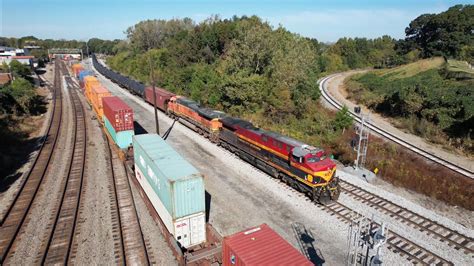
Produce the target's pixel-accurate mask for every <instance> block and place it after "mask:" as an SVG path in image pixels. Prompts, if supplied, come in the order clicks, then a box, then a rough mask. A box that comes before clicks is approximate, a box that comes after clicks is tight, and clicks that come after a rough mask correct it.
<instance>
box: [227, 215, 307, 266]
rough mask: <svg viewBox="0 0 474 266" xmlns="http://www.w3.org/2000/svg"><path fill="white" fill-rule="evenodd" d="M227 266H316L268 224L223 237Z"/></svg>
mask: <svg viewBox="0 0 474 266" xmlns="http://www.w3.org/2000/svg"><path fill="white" fill-rule="evenodd" d="M222 262H223V265H224V266H231V265H232V266H234V265H235V266H242V265H308V266H309V265H313V263H311V262H310V261H309V260H308V259H307V258H306V257H305V256H303V255H302V254H301V253H300V252H299V251H298V250H296V249H295V248H294V247H293V246H292V245H291V244H290V243H288V242H287V241H286V240H285V239H283V238H282V237H281V236H280V235H278V234H277V233H276V232H275V231H273V230H272V229H271V228H270V227H269V226H268V225H267V224H262V225H260V226H257V227H254V228H250V229H248V230H245V231H242V232H239V233H236V234H234V235H231V236H227V237H224V243H223V245H222Z"/></svg>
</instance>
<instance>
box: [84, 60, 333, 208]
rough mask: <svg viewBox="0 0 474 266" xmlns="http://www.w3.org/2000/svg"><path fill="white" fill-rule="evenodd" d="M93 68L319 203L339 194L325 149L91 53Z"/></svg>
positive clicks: (331, 163) (330, 199)
mask: <svg viewBox="0 0 474 266" xmlns="http://www.w3.org/2000/svg"><path fill="white" fill-rule="evenodd" d="M92 63H93V65H94V67H95V69H96V70H97V71H98V72H99V73H101V74H102V75H104V76H105V77H107V78H109V79H111V80H112V81H114V82H115V83H116V84H118V85H119V86H121V87H123V88H125V89H127V90H129V91H130V92H131V93H133V94H136V95H138V96H139V97H141V98H143V99H144V100H145V101H146V102H148V103H150V104H152V105H153V104H154V103H155V102H156V107H157V108H159V109H160V110H161V111H163V112H164V113H166V114H167V115H169V116H170V117H172V118H177V119H179V121H180V122H181V123H183V124H184V125H186V126H188V127H190V128H191V129H193V130H194V131H196V132H198V133H199V134H201V135H204V136H205V137H207V138H208V139H209V140H210V141H211V142H213V143H216V144H217V145H220V146H222V147H224V148H226V149H228V150H230V151H231V152H233V153H235V154H237V155H238V156H239V157H240V158H242V159H243V160H245V161H247V162H248V163H250V164H252V165H253V166H255V167H257V168H259V169H261V170H263V171H265V172H266V173H268V174H270V175H271V176H273V177H275V178H279V179H281V180H282V181H283V182H285V183H287V184H288V185H289V186H291V187H293V188H295V189H297V190H299V191H301V192H303V193H305V194H306V195H308V196H309V197H310V198H311V199H312V200H313V201H315V202H319V203H322V204H327V203H330V202H331V201H334V200H337V199H338V197H339V194H340V186H339V179H338V177H337V175H336V164H335V163H334V162H333V161H332V160H331V159H330V158H328V156H327V155H326V153H325V151H324V150H322V149H319V148H316V147H313V146H310V145H307V144H305V143H303V142H301V141H298V140H296V139H293V138H290V137H287V136H283V135H281V134H278V133H276V132H272V131H267V130H264V129H261V128H258V127H256V126H254V125H253V124H252V123H250V122H249V121H245V120H243V119H240V118H235V117H231V116H228V115H227V114H225V113H223V112H221V111H217V110H212V109H209V108H204V107H202V106H200V104H198V103H196V102H194V101H192V100H190V99H187V98H186V97H184V96H180V95H176V94H174V93H172V92H170V91H167V90H165V89H163V88H155V96H154V95H153V89H152V88H150V87H146V86H145V85H144V84H142V83H140V82H138V81H135V80H133V79H130V78H128V77H125V76H123V75H121V74H119V73H117V72H115V71H112V70H110V69H108V68H107V67H105V66H103V65H102V64H101V63H99V62H98V60H97V58H96V57H95V55H93V56H92Z"/></svg>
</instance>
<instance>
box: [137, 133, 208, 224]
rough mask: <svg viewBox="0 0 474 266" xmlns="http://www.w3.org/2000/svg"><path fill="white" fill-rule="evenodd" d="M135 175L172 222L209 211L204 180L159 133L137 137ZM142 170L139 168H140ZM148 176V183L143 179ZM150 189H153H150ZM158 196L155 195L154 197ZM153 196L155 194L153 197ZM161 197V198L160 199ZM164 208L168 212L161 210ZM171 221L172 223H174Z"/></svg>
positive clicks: (161, 215)
mask: <svg viewBox="0 0 474 266" xmlns="http://www.w3.org/2000/svg"><path fill="white" fill-rule="evenodd" d="M133 153H134V159H135V168H136V169H135V173H136V175H137V179H139V182H140V184H143V185H142V186H145V187H144V190H145V192H146V193H147V196H148V198H149V199H150V200H152V201H153V199H156V200H158V198H159V200H160V201H161V203H156V204H155V203H153V202H152V203H153V205H154V206H155V208H156V209H157V212H158V214H159V215H160V217H162V219H163V218H164V217H165V219H164V220H169V219H168V218H166V217H169V218H171V220H172V221H174V220H176V219H178V218H181V217H186V216H189V215H192V214H196V213H199V212H205V198H204V193H205V192H204V180H203V176H202V174H201V173H199V172H198V170H197V169H196V168H194V167H193V166H192V165H191V164H190V163H188V162H187V161H186V160H185V159H184V158H183V157H181V155H179V154H178V153H177V152H176V151H175V150H174V149H173V148H171V146H169V145H168V144H167V143H166V142H165V141H164V140H163V139H162V138H161V137H160V136H158V135H157V134H144V135H136V136H133ZM137 168H138V169H137ZM143 176H144V177H145V178H144V179H146V181H147V182H146V183H144V182H143V181H144V180H141V179H142V178H143ZM147 187H151V189H152V190H153V191H151V189H148V190H147ZM153 193H154V194H153ZM149 194H152V195H149ZM156 196H158V197H156ZM161 207H164V209H166V212H167V213H164V212H165V211H164V210H161V209H163V208H161ZM172 221H169V222H172ZM165 223H167V221H165Z"/></svg>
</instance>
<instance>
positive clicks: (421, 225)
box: [340, 180, 474, 257]
mask: <svg viewBox="0 0 474 266" xmlns="http://www.w3.org/2000/svg"><path fill="white" fill-rule="evenodd" d="M340 183H341V188H342V192H343V193H346V194H347V195H348V196H349V197H351V198H353V199H355V200H357V201H360V202H362V203H365V204H366V205H367V206H369V207H372V208H374V209H377V210H378V211H379V212H381V213H384V214H386V215H388V216H390V217H392V218H394V219H395V220H397V221H400V222H401V223H404V224H406V225H409V226H411V227H413V228H415V229H417V230H418V231H420V232H424V233H426V234H427V235H430V236H432V237H433V238H436V239H438V240H439V241H440V242H445V243H446V244H447V245H448V246H450V247H452V248H454V249H455V250H460V251H462V252H464V254H466V255H470V256H471V257H473V256H474V249H473V248H474V239H472V238H471V237H468V236H465V235H463V234H461V233H459V232H457V231H456V230H452V229H450V228H448V227H446V226H444V225H441V224H440V223H438V222H436V221H433V220H430V219H428V218H426V217H423V216H422V215H420V214H418V213H415V212H413V211H410V210H408V209H407V208H404V207H401V206H400V205H398V204H396V203H394V202H391V201H389V200H386V199H384V198H382V197H380V196H378V195H376V194H374V193H371V192H368V191H367V190H365V189H362V188H360V187H358V186H355V185H352V184H350V183H347V182H345V181H342V180H341V181H340Z"/></svg>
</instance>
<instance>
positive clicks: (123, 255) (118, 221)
mask: <svg viewBox="0 0 474 266" xmlns="http://www.w3.org/2000/svg"><path fill="white" fill-rule="evenodd" d="M106 141H107V147H108V150H109V159H110V166H111V169H112V171H111V175H110V177H111V180H110V183H111V186H113V188H112V189H110V195H109V197H110V200H111V211H112V222H113V225H114V230H113V234H114V254H115V260H116V263H118V264H127V265H149V264H150V259H149V254H148V251H147V245H146V241H145V239H144V235H143V232H142V230H141V225H140V221H139V218H138V213H137V211H136V207H135V202H134V199H133V195H132V190H131V187H130V183H129V179H128V175H127V171H126V169H125V165H124V163H123V162H122V161H121V160H120V158H119V157H118V155H117V153H116V152H114V151H113V149H112V147H111V146H112V145H113V144H111V143H110V140H109V137H108V136H106Z"/></svg>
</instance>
